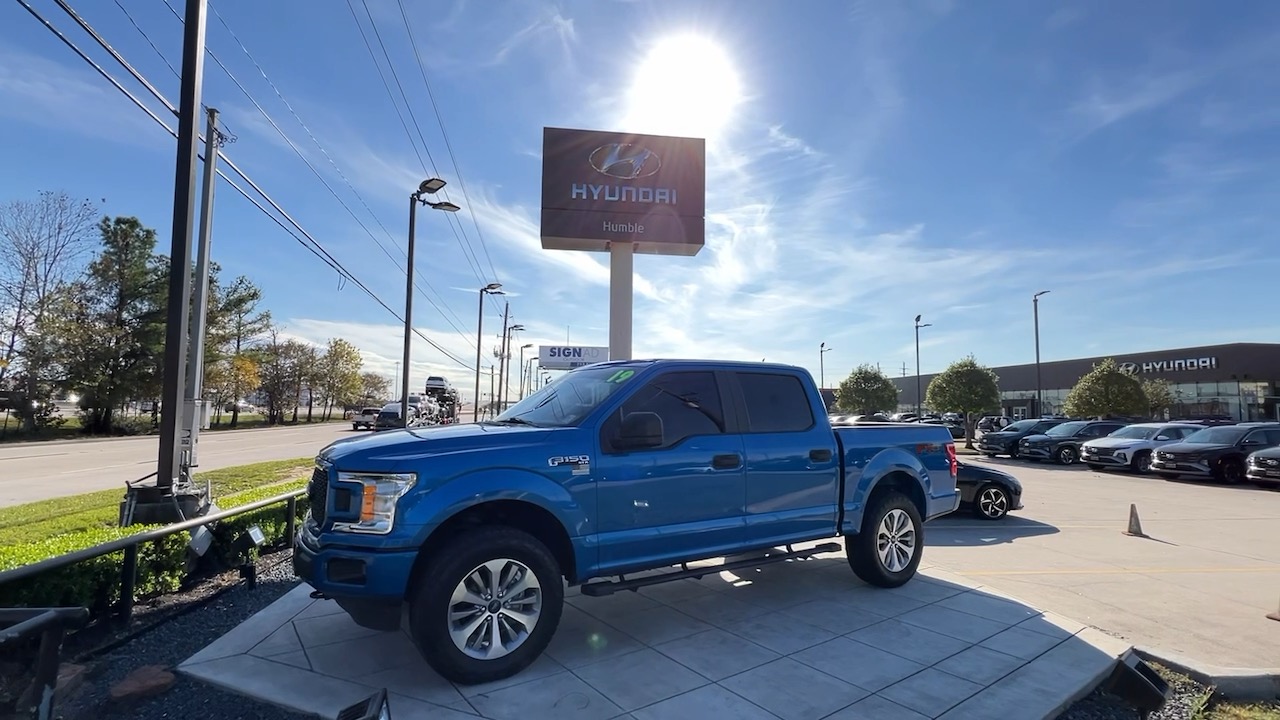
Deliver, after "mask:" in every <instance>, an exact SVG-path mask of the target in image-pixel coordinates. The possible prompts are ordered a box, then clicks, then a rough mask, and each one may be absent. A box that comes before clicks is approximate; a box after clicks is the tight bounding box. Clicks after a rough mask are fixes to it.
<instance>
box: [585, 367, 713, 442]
mask: <svg viewBox="0 0 1280 720" xmlns="http://www.w3.org/2000/svg"><path fill="white" fill-rule="evenodd" d="M633 412H651V413H656V414H657V415H658V417H660V418H662V445H661V447H664V448H667V447H672V446H673V445H678V444H679V443H681V442H683V441H684V440H686V439H688V438H691V437H694V436H697V435H719V434H721V433H723V432H724V430H725V425H724V408H723V407H722V405H721V403H720V391H719V389H718V387H717V386H716V379H715V376H714V375H712V374H711V373H708V372H678V373H668V374H666V375H662V376H660V377H658V378H656V379H654V380H652V381H650V382H648V383H646V384H645V385H644V387H642V388H640V389H639V390H637V391H636V394H635V395H632V396H631V397H630V398H628V399H627V400H626V402H624V403H622V407H621V408H620V410H619V412H618V414H617V415H616V417H615V418H614V420H615V422H614V423H611V424H612V425H615V426H616V425H618V424H620V423H621V419H622V418H623V417H626V416H627V415H628V414H630V413H633Z"/></svg>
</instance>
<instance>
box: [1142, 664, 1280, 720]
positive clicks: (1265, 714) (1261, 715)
mask: <svg viewBox="0 0 1280 720" xmlns="http://www.w3.org/2000/svg"><path fill="white" fill-rule="evenodd" d="M1151 667H1152V668H1153V669H1154V670H1155V671H1156V673H1157V674H1159V675H1160V677H1162V678H1164V679H1165V681H1166V682H1168V683H1169V684H1171V685H1177V684H1181V683H1186V682H1188V681H1189V679H1188V678H1187V676H1185V675H1182V674H1180V673H1177V672H1174V671H1173V670H1170V669H1169V668H1167V667H1165V666H1163V665H1161V664H1160V663H1156V662H1153V663H1151ZM1191 720H1280V702H1262V703H1238V702H1232V701H1231V700H1230V699H1229V698H1225V697H1223V696H1221V695H1219V694H1218V693H1217V692H1216V691H1215V690H1214V689H1213V688H1211V687H1210V688H1203V690H1202V692H1200V693H1199V694H1198V695H1197V696H1196V698H1195V699H1194V700H1193V701H1192V704H1191Z"/></svg>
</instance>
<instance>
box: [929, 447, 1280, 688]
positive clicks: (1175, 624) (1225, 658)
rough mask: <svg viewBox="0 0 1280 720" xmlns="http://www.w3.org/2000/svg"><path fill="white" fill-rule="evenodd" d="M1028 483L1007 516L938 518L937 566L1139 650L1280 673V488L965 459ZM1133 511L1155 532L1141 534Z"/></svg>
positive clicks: (932, 558) (934, 532) (933, 532)
mask: <svg viewBox="0 0 1280 720" xmlns="http://www.w3.org/2000/svg"><path fill="white" fill-rule="evenodd" d="M965 461H966V462H977V463H981V464H986V465H991V466H995V467H999V468H1000V469H1002V470H1005V471H1007V472H1010V473H1012V474H1013V475H1015V476H1016V477H1017V478H1018V479H1019V480H1021V481H1022V484H1023V487H1024V495H1023V503H1024V505H1025V509H1024V510H1022V511H1019V512H1015V513H1013V514H1012V515H1011V516H1010V517H1009V518H1008V519H1007V520H1006V521H1005V522H1002V523H988V522H983V521H979V520H976V519H970V518H969V517H967V516H964V515H959V514H958V515H954V516H950V517H946V518H941V519H939V520H938V521H937V522H935V523H930V525H929V531H928V533H927V540H928V544H929V549H928V552H926V554H925V557H926V558H927V559H928V561H929V562H931V563H933V564H934V565H936V566H937V567H939V568H943V569H946V570H950V571H952V572H955V573H958V574H960V575H963V576H965V577H968V578H970V579H972V580H975V581H977V582H979V583H981V584H982V586H983V587H984V589H996V590H999V591H1002V592H1006V593H1009V594H1011V595H1014V596H1016V597H1018V598H1020V599H1023V600H1025V601H1027V602H1029V603H1031V604H1034V605H1036V606H1037V607H1040V608H1042V609H1044V610H1051V611H1054V612H1057V613H1060V614H1062V615H1066V616H1067V617H1071V618H1074V619H1076V620H1079V621H1081V622H1084V623H1088V624H1090V625H1093V626H1095V627H1098V628H1101V629H1103V630H1106V631H1107V632H1110V633H1112V634H1115V635H1117V636H1119V637H1122V638H1124V639H1125V640H1127V641H1129V642H1132V643H1133V644H1136V645H1142V646H1146V647H1149V648H1151V649H1153V650H1156V651H1163V652H1167V653H1172V654H1174V655H1179V656H1183V657H1187V658H1190V659H1193V660H1196V661H1199V662H1202V663H1208V664H1211V665H1216V666H1219V667H1227V668H1256V669H1272V668H1280V650H1277V648H1278V647H1280V622H1275V621H1273V620H1268V619H1266V618H1265V615H1266V614H1267V613H1268V612H1275V611H1276V610H1277V606H1278V605H1280V543H1277V542H1276V538H1277V537H1278V535H1277V528H1280V492H1273V491H1266V490H1260V489H1257V488H1254V487H1252V486H1240V487H1223V486H1217V485H1201V484H1195V483H1184V482H1167V481H1165V480H1162V479H1160V478H1155V477H1135V476H1132V475H1126V474H1121V473H1097V472H1093V471H1090V470H1087V469H1085V468H1082V467H1059V466H1051V465H1037V464H1030V463H1023V462H1014V461H1009V460H1003V459H1001V460H987V459H985V458H983V459H975V458H966V459H965ZM1130 503H1133V504H1136V505H1137V507H1138V512H1139V515H1140V517H1141V520H1142V528H1143V530H1145V531H1146V533H1147V535H1148V536H1149V538H1138V537H1129V536H1126V535H1123V534H1122V533H1121V531H1122V530H1124V529H1125V527H1126V524H1127V520H1128V514H1129V505H1130Z"/></svg>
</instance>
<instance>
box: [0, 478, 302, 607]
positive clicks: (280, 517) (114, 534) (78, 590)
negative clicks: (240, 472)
mask: <svg viewBox="0 0 1280 720" xmlns="http://www.w3.org/2000/svg"><path fill="white" fill-rule="evenodd" d="M297 487H298V485H296V484H294V483H289V484H288V485H276V486H274V487H264V488H258V489H255V490H248V491H245V492H241V493H237V494H234V495H229V496H227V497H226V498H224V499H223V501H222V505H221V508H222V509H223V510H229V509H232V508H234V507H237V506H240V505H246V504H248V503H251V502H255V501H257V500H265V499H266V498H269V497H272V496H274V495H279V494H281V493H284V492H288V491H289V490H291V489H296V488H297ZM287 507H288V506H287V505H286V504H284V503H281V504H279V505H274V506H271V507H265V508H261V509H259V510H254V511H252V512H249V513H246V514H244V515H241V516H238V517H234V518H229V519H227V520H223V521H222V522H219V523H217V524H216V525H215V526H214V527H212V528H210V529H211V530H212V532H213V538H214V541H213V545H212V546H211V547H210V549H209V552H208V553H206V555H205V557H206V558H207V559H208V562H209V563H211V564H212V565H213V569H222V568H226V567H230V566H233V565H236V564H239V563H240V562H242V560H243V558H239V557H236V556H235V552H234V550H232V544H233V543H234V541H235V539H236V538H237V537H239V535H240V534H241V533H243V532H244V531H245V530H246V529H247V528H248V527H249V526H250V525H254V524H256V525H258V526H259V527H261V528H262V532H263V535H265V537H266V543H267V545H268V546H278V545H287V544H288V542H290V540H291V539H290V538H286V537H284V532H285V524H286V522H287V520H288V518H287V512H286V508H287ZM306 510H307V498H306V496H305V495H304V496H301V497H299V498H298V500H297V518H296V519H297V521H299V522H300V521H301V518H302V517H303V516H304V514H305V512H306ZM155 527H158V526H133V527H129V528H94V529H89V530H80V531H77V532H72V533H67V534H64V535H59V536H57V537H51V538H46V539H42V540H37V541H34V542H27V543H21V544H14V545H6V546H3V547H0V571H5V570H11V569H13V568H17V567H22V566H24V565H30V564H32V563H36V562H40V561H41V560H45V559H48V558H52V557H57V556H59V555H65V554H67V553H70V552H75V551H77V550H83V549H84V548H89V547H93V546H94V545H100V544H102V543H105V542H110V541H112V540H115V539H118V538H122V537H127V536H129V535H133V534H137V533H140V532H143V531H146V530H150V529H153V528H155ZM189 539H190V534H189V533H185V532H182V533H175V534H173V535H170V536H168V537H166V538H162V539H160V540H157V541H154V542H149V543H144V544H142V545H141V546H139V548H138V575H137V580H136V582H135V585H134V587H135V595H134V599H135V600H137V599H143V598H149V597H155V596H157V595H163V594H165V593H170V592H174V591H175V590H177V589H178V588H180V587H181V586H182V584H183V583H184V581H186V580H188V579H189V578H188V574H187V542H188V540H189ZM123 562H124V552H123V551H121V552H117V553H112V554H110V555H103V556H101V557H97V558H94V559H92V560H86V561H84V562H80V563H77V564H75V565H72V566H69V567H64V568H60V569H58V570H52V571H49V572H46V573H41V574H40V575H38V576H35V577H31V578H27V579H25V580H19V581H16V582H9V583H4V584H2V585H0V607H67V606H77V605H78V606H83V607H87V608H89V609H90V611H91V612H92V614H93V615H94V616H95V617H101V616H102V615H103V614H104V613H105V612H106V611H108V610H109V609H110V608H111V607H112V606H113V605H114V604H115V603H116V602H117V601H119V599H120V575H121V569H122V567H123Z"/></svg>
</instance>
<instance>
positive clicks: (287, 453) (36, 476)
mask: <svg viewBox="0 0 1280 720" xmlns="http://www.w3.org/2000/svg"><path fill="white" fill-rule="evenodd" d="M352 432H354V431H353V430H352V429H351V426H350V425H348V424H346V423H317V424H314V425H300V426H290V427H275V428H260V429H254V430H219V431H217V432H206V433H204V434H202V435H201V436H200V458H199V459H200V467H199V468H198V469H197V471H200V470H217V469H219V468H224V467H229V466H232V465H244V464H247V463H255V462H264V461H267V460H287V459H289V458H296V457H307V456H310V455H314V454H315V453H316V452H318V451H319V450H320V449H321V448H322V447H324V446H325V445H328V444H329V443H331V442H333V441H334V440H337V439H338V438H340V437H343V436H346V435H349V434H351V433H352ZM362 432H367V431H362ZM159 451H160V438H158V437H156V436H154V435H148V436H144V437H129V438H111V439H109V440H68V441H65V442H63V441H59V442H40V443H12V444H4V445H0V507H8V506H10V505H20V504H22V503H28V502H35V501H37V500H45V499H48V498H54V497H63V496H66V495H77V494H79V493H86V492H94V491H96V490H109V489H112V488H123V487H124V484H125V482H127V481H130V480H137V479H138V478H140V477H143V476H145V475H147V474H149V473H151V472H154V471H155V466H156V456H157V455H158V454H159Z"/></svg>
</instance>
